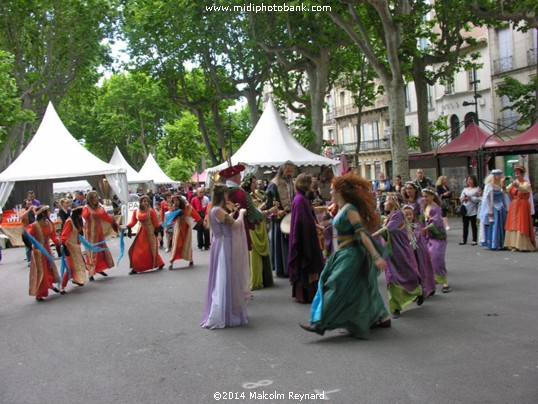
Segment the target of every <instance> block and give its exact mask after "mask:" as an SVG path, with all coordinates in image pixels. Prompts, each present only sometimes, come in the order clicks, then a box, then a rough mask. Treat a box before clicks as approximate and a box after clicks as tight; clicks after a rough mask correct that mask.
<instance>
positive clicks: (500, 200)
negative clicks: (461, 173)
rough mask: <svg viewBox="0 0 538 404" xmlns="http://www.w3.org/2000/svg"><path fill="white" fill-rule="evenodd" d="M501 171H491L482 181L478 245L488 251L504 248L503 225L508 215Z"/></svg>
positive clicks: (504, 183)
mask: <svg viewBox="0 0 538 404" xmlns="http://www.w3.org/2000/svg"><path fill="white" fill-rule="evenodd" d="M502 174H503V172H502V171H501V170H498V169H496V170H493V171H492V172H491V174H490V175H488V176H487V177H486V179H485V181H484V183H485V184H486V186H485V188H484V193H483V195H482V205H481V207H480V213H479V215H478V218H479V219H480V245H481V246H484V247H487V249H488V250H502V249H503V248H504V224H505V222H506V216H507V213H508V205H509V203H510V202H509V200H508V196H507V195H506V182H505V179H504V178H502Z"/></svg>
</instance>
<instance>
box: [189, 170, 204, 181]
mask: <svg viewBox="0 0 538 404" xmlns="http://www.w3.org/2000/svg"><path fill="white" fill-rule="evenodd" d="M206 179H207V172H206V170H204V171H202V172H201V173H198V172H196V171H195V172H194V174H193V175H192V177H191V182H206Z"/></svg>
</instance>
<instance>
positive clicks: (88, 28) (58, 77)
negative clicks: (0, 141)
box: [0, 0, 117, 166]
mask: <svg viewBox="0 0 538 404" xmlns="http://www.w3.org/2000/svg"><path fill="white" fill-rule="evenodd" d="M116 16H117V1H116V0H65V1H51V0H5V1H2V2H0V49H3V50H5V51H7V52H9V53H11V54H12V55H13V60H14V63H13V67H12V77H13V78H14V79H15V82H16V85H17V95H18V96H19V98H20V100H21V101H22V105H23V107H24V109H26V110H30V111H33V112H34V113H35V114H36V115H40V114H42V113H43V111H44V110H45V107H46V106H47V104H48V102H49V101H52V102H53V103H54V104H55V106H57V105H58V104H59V103H60V102H61V100H62V98H64V97H65V96H66V95H67V93H68V92H69V90H71V89H72V91H74V88H75V87H78V90H79V91H80V90H81V89H82V88H88V86H92V85H94V84H95V83H96V82H97V78H98V77H99V73H98V67H99V66H100V65H106V64H107V63H108V62H109V60H110V59H109V58H107V49H106V47H105V46H104V45H103V44H102V41H103V40H104V39H105V38H107V37H108V36H109V35H112V31H113V25H114V22H115V20H116ZM9 129H10V135H11V136H10V138H9V139H8V141H7V142H6V143H5V144H4V145H3V147H4V148H3V150H2V153H1V154H0V166H3V165H6V164H8V163H9V161H10V160H12V159H13V158H16V157H17V155H18V154H19V153H20V152H21V151H22V147H23V146H24V145H25V143H26V142H27V141H28V140H29V139H31V137H32V135H33V132H34V131H35V129H37V128H35V127H34V126H33V125H17V124H13V125H11V127H10V128H9Z"/></svg>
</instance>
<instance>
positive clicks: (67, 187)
mask: <svg viewBox="0 0 538 404" xmlns="http://www.w3.org/2000/svg"><path fill="white" fill-rule="evenodd" d="M52 187H53V191H54V193H55V194H61V193H64V192H75V191H83V192H88V191H90V190H91V189H92V186H91V185H90V183H89V182H88V181H86V180H78V181H67V182H55V183H54V184H52Z"/></svg>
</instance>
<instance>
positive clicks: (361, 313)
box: [301, 173, 390, 339]
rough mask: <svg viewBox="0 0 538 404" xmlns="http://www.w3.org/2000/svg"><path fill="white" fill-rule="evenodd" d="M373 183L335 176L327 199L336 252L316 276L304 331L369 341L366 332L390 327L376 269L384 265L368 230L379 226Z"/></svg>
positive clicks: (354, 175)
mask: <svg viewBox="0 0 538 404" xmlns="http://www.w3.org/2000/svg"><path fill="white" fill-rule="evenodd" d="M371 188H372V185H371V184H370V182H368V181H366V180H364V179H363V178H361V177H359V176H358V175H356V174H352V173H349V174H346V175H344V176H342V177H335V178H334V179H333V181H332V187H331V195H332V197H333V200H334V202H335V203H337V204H338V215H336V217H335V218H334V222H333V225H334V228H335V229H336V231H337V233H338V249H337V251H335V252H334V253H333V254H332V255H331V256H330V257H329V259H328V261H327V264H326V265H325V268H324V269H323V272H322V273H321V276H320V280H319V286H318V292H317V294H316V297H315V298H314V301H313V302H312V307H311V311H310V325H301V327H302V328H304V329H305V330H307V331H311V332H316V333H318V334H320V335H323V333H324V332H325V330H333V329H336V328H345V329H347V330H348V331H349V332H350V333H351V334H352V335H353V336H355V337H357V338H364V339H366V338H368V336H369V329H370V328H376V327H382V328H387V327H390V317H389V313H388V312H387V309H386V308H385V304H384V302H383V299H382V298H381V294H380V293H379V288H378V287H377V275H378V271H380V270H383V269H385V267H386V265H387V263H386V261H385V260H384V259H383V258H382V257H381V256H380V254H379V252H378V249H379V248H378V246H376V244H375V241H374V240H373V239H372V236H371V234H370V232H372V231H374V230H375V229H376V228H377V227H378V225H379V217H378V215H377V214H376V212H375V201H374V199H373V198H372V194H371V192H372V191H371Z"/></svg>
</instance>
